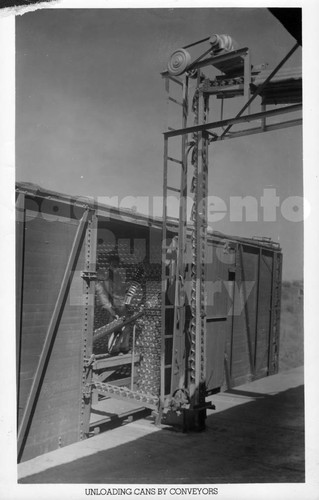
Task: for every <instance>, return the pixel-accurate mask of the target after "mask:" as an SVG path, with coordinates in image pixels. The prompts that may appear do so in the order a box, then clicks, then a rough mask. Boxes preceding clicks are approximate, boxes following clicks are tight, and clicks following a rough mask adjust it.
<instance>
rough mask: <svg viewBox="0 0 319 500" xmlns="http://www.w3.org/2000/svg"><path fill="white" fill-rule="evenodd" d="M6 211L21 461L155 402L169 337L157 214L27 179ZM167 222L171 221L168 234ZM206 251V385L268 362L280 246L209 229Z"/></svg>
mask: <svg viewBox="0 0 319 500" xmlns="http://www.w3.org/2000/svg"><path fill="white" fill-rule="evenodd" d="M16 211H17V218H16V257H17V259H16V297H17V300H16V325H17V333H16V336H17V342H16V346H17V407H18V416H17V419H18V457H19V461H25V460H28V459H30V458H32V457H35V456H38V455H41V454H43V453H46V452H49V451H51V450H54V449H57V448H59V447H62V446H66V445H68V444H71V443H74V442H76V441H79V440H81V439H84V438H86V437H88V436H90V435H91V433H92V432H94V430H95V429H97V428H98V427H99V426H100V425H101V424H102V423H104V422H107V421H109V420H110V419H111V420H112V419H114V418H122V417H123V418H124V417H125V416H127V415H131V414H132V413H134V412H137V411H140V410H141V409H142V408H149V409H154V408H156V405H157V403H158V397H159V391H160V385H161V378H163V377H164V386H165V392H166V394H167V393H169V390H170V389H169V380H170V373H169V370H170V368H169V367H170V363H171V358H172V343H171V341H170V338H171V337H170V335H166V336H165V339H164V340H163V336H162V334H161V283H162V281H161V280H162V278H161V272H162V266H161V262H162V257H161V245H162V241H161V239H162V232H161V231H162V227H161V226H162V223H161V220H160V219H159V218H158V219H157V218H149V217H147V216H146V215H140V214H136V213H134V212H132V211H125V210H118V209H116V208H112V207H108V206H104V205H99V204H97V203H96V202H95V201H94V200H92V199H86V198H81V197H72V196H66V195H62V194H59V193H55V192H52V191H48V190H43V189H41V188H39V187H37V186H34V185H31V184H28V183H19V184H18V185H17V190H16ZM176 231H177V228H176V226H175V225H174V223H173V222H172V224H171V228H170V233H169V235H170V238H171V240H173V238H174V235H176ZM206 253H207V263H206V297H205V301H206V328H207V335H206V358H207V359H206V394H207V396H208V395H211V394H214V393H216V392H218V391H220V390H225V389H228V388H231V387H235V386H238V385H240V384H242V383H244V382H247V381H251V380H254V379H257V378H261V377H265V376H267V375H271V374H274V373H276V372H277V371H278V354H279V320H280V286H281V263H282V253H281V249H280V247H279V246H278V245H277V244H275V243H273V242H271V241H270V240H265V239H247V238H237V237H230V236H225V235H222V234H217V233H210V234H209V235H208V241H207V251H206ZM115 254H116V255H117V256H118V257H119V261H120V266H119V268H118V269H117V270H116V276H117V279H116V280H115V281H114V282H113V283H114V286H115V288H116V290H115V292H114V297H118V298H119V301H120V302H121V300H122V302H123V300H126V301H127V304H128V308H129V309H130V312H131V318H133V319H134V322H132V321H131V320H128V321H127V322H126V323H127V324H126V323H125V322H124V323H122V324H121V325H122V326H123V328H121V332H122V333H123V332H124V331H126V330H125V329H127V333H128V337H129V343H128V344H127V345H126V349H124V350H123V349H122V351H121V347H118V350H116V349H115V350H114V345H116V341H117V342H118V343H119V337H118V336H117V334H116V332H117V331H118V330H117V329H116V321H118V319H115V320H114V322H115V327H114V328H113V330H112V321H111V322H109V326H108V328H107V329H105V323H107V318H106V315H107V310H105V308H104V307H103V304H102V303H101V301H100V300H99V297H98V294H97V291H96V289H97V287H96V283H97V281H98V280H99V273H102V274H103V272H104V271H105V270H106V271H107V270H108V269H109V265H110V261H111V260H112V256H114V255H115ZM141 267H142V268H143V275H142V277H141V273H140V269H141ZM139 273H140V274H139ZM130 291H131V292H130ZM133 292H134V293H133ZM128 293H131V296H130V297H129V300H127V297H128V295H127V294H128ZM125 297H126V298H125ZM131 299H132V301H131ZM130 301H131V302H130ZM119 320H120V318H119ZM165 330H166V331H167V332H169V330H170V325H169V324H167V325H165ZM121 338H123V334H122V337H121ZM132 338H133V341H132ZM112 342H113V344H112ZM163 342H164V345H163ZM110 345H111V348H110ZM112 349H113V352H112ZM163 356H164V357H165V361H164V366H165V369H164V372H161V357H163ZM141 395H144V396H143V397H141Z"/></svg>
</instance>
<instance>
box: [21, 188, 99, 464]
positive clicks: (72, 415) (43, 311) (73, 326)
mask: <svg viewBox="0 0 319 500" xmlns="http://www.w3.org/2000/svg"><path fill="white" fill-rule="evenodd" d="M17 209H18V210H17V239H16V241H17V404H18V458H19V460H20V461H21V460H22V461H24V460H28V459H30V458H32V457H35V456H37V455H40V454H43V453H46V452H49V451H51V450H54V449H56V448H58V447H61V446H65V445H68V444H71V443H73V442H76V441H78V440H80V439H82V437H84V434H85V432H86V431H87V429H88V425H89V405H88V401H86V399H85V397H84V395H83V390H84V386H85V383H86V382H87V380H86V370H85V366H84V365H85V357H86V356H89V355H90V351H89V349H90V346H91V343H92V341H91V339H90V338H89V337H90V334H91V333H90V332H92V321H93V310H92V305H93V301H92V290H91V283H90V282H89V281H87V280H84V279H82V278H81V272H82V271H89V270H90V269H91V265H92V262H93V260H95V251H96V250H95V235H94V231H93V230H92V229H93V226H94V216H93V218H92V212H90V211H88V210H85V209H84V208H83V207H79V206H78V207H73V208H72V205H71V204H67V203H61V202H59V201H56V200H51V199H50V198H49V197H47V198H46V197H44V198H43V197H37V196H33V195H30V196H28V195H27V194H25V193H23V192H19V191H18V198H17ZM93 257H94V258H93ZM67 270H68V272H66V271H67ZM63 287H64V288H63ZM57 304H58V305H59V307H56V306H57Z"/></svg>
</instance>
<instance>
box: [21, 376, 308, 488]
mask: <svg viewBox="0 0 319 500" xmlns="http://www.w3.org/2000/svg"><path fill="white" fill-rule="evenodd" d="M232 392H233V394H236V395H237V396H239V395H240V394H239V393H238V391H236V390H234V391H232ZM254 397H255V398H256V399H255V400H254V401H252V402H248V403H246V404H242V405H240V406H236V407H233V408H231V409H228V410H225V411H221V412H219V413H216V414H213V413H212V414H210V415H209V416H208V418H207V429H206V431H205V432H201V433H189V434H183V433H180V432H176V431H174V430H171V429H167V428H166V429H163V430H161V431H159V432H154V433H152V434H149V435H147V436H144V437H143V438H139V439H136V440H135V441H131V442H129V443H127V444H123V445H121V446H117V447H115V448H112V449H108V450H105V451H99V452H97V453H95V454H92V455H90V456H87V457H84V458H81V459H78V460H75V461H73V462H71V463H67V464H64V465H60V466H57V467H53V468H51V469H48V470H46V471H43V472H41V473H38V474H34V475H32V476H28V477H26V478H23V479H21V480H20V481H19V483H84V484H92V483H103V484H108V483H113V484H125V483H128V484H139V483H141V484H151V483H153V484H156V483H158V484H169V483H172V484H183V483H184V484H186V483H188V484H190V483H192V484H197V483H201V484H223V483H231V484H234V483H302V482H304V481H305V458H304V393H303V386H299V387H296V388H293V389H289V390H287V391H284V392H281V393H280V394H277V395H274V396H269V395H263V394H254Z"/></svg>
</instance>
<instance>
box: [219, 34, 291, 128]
mask: <svg viewBox="0 0 319 500" xmlns="http://www.w3.org/2000/svg"><path fill="white" fill-rule="evenodd" d="M298 47H299V44H298V43H296V44H295V45H294V46H293V47H292V49H291V50H290V51H289V52H288V54H287V55H286V56H285V57H284V58H283V59H282V60H281V61H280V63H279V64H277V66H276V67H275V69H274V70H273V71H272V72H271V73H270V75H269V76H268V77H267V78H266V80H265V81H264V82H263V83H262V84H261V85H260V87H258V88H257V90H256V91H255V92H254V93H253V95H252V96H251V98H250V99H248V101H247V102H246V104H245V105H244V106H243V108H242V109H241V110H240V111H239V113H238V114H237V115H236V118H238V117H240V116H241V115H242V114H243V112H244V111H245V110H246V109H247V108H249V106H250V104H251V103H252V102H253V101H254V100H255V99H256V97H257V96H258V95H259V94H261V92H262V91H263V90H264V88H265V87H266V86H267V84H268V82H270V80H271V79H272V77H273V76H274V75H275V74H276V73H278V71H279V70H280V68H281V67H282V66H283V65H284V64H285V62H286V61H288V59H289V58H290V57H291V56H292V54H293V53H294V52H295V51H296V50H297V49H298ZM232 126H233V123H231V124H229V125H228V127H227V128H226V129H225V130H224V132H223V133H222V135H221V137H223V136H225V135H226V134H227V132H228V131H229V129H230V128H231V127H232Z"/></svg>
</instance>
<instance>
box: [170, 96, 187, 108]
mask: <svg viewBox="0 0 319 500" xmlns="http://www.w3.org/2000/svg"><path fill="white" fill-rule="evenodd" d="M168 100H169V101H172V102H175V104H178V105H179V106H182V107H183V106H184V104H183V103H182V102H181V101H178V100H177V99H174V97H171V96H169V98H168Z"/></svg>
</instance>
